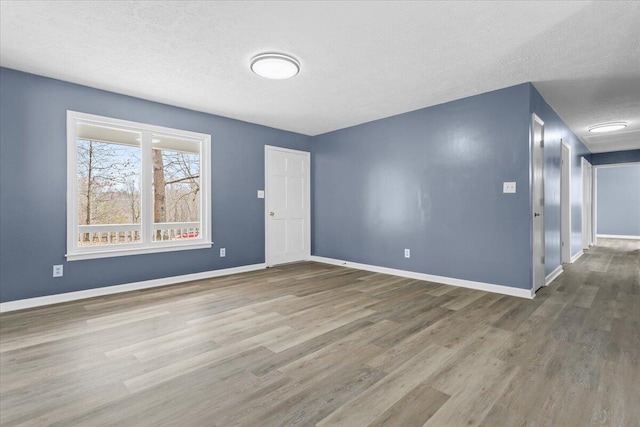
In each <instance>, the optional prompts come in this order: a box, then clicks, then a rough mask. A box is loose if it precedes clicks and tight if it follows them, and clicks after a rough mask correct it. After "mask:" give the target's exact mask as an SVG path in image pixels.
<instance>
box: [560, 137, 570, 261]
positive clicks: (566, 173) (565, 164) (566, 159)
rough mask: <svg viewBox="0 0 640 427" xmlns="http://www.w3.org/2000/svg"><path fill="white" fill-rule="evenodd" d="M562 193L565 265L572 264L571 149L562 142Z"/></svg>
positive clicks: (562, 243)
mask: <svg viewBox="0 0 640 427" xmlns="http://www.w3.org/2000/svg"><path fill="white" fill-rule="evenodd" d="M561 145H562V158H561V167H562V176H561V184H560V185H561V191H560V199H561V200H560V215H561V224H560V242H561V243H560V246H561V258H562V263H563V264H569V263H570V262H571V149H570V148H569V146H568V145H567V144H566V143H565V142H564V141H562V144H561Z"/></svg>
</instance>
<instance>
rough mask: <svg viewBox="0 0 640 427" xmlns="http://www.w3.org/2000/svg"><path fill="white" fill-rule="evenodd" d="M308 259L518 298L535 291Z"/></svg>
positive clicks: (341, 261) (358, 264) (337, 261)
mask: <svg viewBox="0 0 640 427" xmlns="http://www.w3.org/2000/svg"><path fill="white" fill-rule="evenodd" d="M310 261H316V262H322V263H324V264H331V265H339V266H342V267H350V268H355V269H357V270H366V271H371V272H374V273H382V274H390V275H393V276H400V277H407V278H409V279H417V280H425V281H427V282H436V283H442V284H445V285H452V286H458V287H461V288H470V289H477V290H480V291H487V292H494V293H497V294H503V295H511V296H515V297H520V298H527V299H533V298H534V297H535V295H536V294H535V292H533V291H532V290H531V289H519V288H512V287H510V286H503V285H495V284H493V283H484V282H474V281H471V280H463V279H454V278H452V277H445V276H434V275H432V274H425V273H416V272H415V271H407V270H397V269H395V268H387V267H379V266H376V265H369V264H360V263H357V262H351V261H343V260H338V259H334V258H325V257H321V256H315V255H312V256H311V258H310Z"/></svg>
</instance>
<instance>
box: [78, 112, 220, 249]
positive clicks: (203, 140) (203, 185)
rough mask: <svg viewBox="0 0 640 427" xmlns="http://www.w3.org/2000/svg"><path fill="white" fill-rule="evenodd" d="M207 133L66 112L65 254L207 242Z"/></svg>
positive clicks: (187, 246)
mask: <svg viewBox="0 0 640 427" xmlns="http://www.w3.org/2000/svg"><path fill="white" fill-rule="evenodd" d="M210 148H211V136H210V135H204V134H199V133H194V132H188V131H182V130H177V129H168V128H161V127H158V126H152V125H147V124H142V123H134V122H128V121H123V120H117V119H111V118H108V117H100V116H93V115H89V114H83V113H77V112H74V111H68V112H67V168H68V169H67V172H68V178H67V259H68V260H78V259H89V258H102V257H108V256H121V255H133V254H142V253H151V252H165V251H174V250H184V249H200V248H209V247H211V209H210V203H211V202H210V197H211V189H210V187H209V183H210V182H211V180H210V176H211V175H210V173H211V171H210Z"/></svg>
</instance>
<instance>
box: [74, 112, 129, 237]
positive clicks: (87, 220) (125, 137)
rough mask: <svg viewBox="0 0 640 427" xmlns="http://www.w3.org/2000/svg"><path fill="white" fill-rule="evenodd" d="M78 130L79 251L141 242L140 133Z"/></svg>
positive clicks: (85, 127)
mask: <svg viewBox="0 0 640 427" xmlns="http://www.w3.org/2000/svg"><path fill="white" fill-rule="evenodd" d="M77 126H78V128H77V139H76V150H77V151H76V154H77V165H78V169H77V186H76V187H77V195H76V196H77V200H78V233H77V234H78V246H99V245H116V244H127V243H136V242H139V241H140V231H141V227H140V174H141V168H140V156H141V152H140V138H141V135H140V133H139V132H132V131H128V130H123V129H118V128H111V127H105V126H99V125H94V124H87V123H79V124H78V125H77Z"/></svg>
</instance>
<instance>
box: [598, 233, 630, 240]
mask: <svg viewBox="0 0 640 427" xmlns="http://www.w3.org/2000/svg"><path fill="white" fill-rule="evenodd" d="M600 237H601V238H603V239H629V240H640V236H628V235H624V234H598V238H600Z"/></svg>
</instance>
